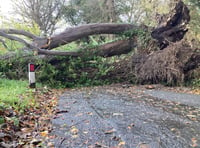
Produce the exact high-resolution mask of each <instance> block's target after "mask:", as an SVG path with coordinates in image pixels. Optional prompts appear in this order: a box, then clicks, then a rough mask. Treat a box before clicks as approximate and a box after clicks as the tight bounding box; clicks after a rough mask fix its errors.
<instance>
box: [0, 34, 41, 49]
mask: <svg viewBox="0 0 200 148" xmlns="http://www.w3.org/2000/svg"><path fill="white" fill-rule="evenodd" d="M0 36H2V37H5V38H7V39H10V40H14V41H18V42H20V43H23V44H24V45H26V46H27V47H29V48H30V49H38V48H37V47H36V46H34V45H32V44H30V43H28V42H26V41H25V40H24V39H21V38H19V37H16V36H13V35H8V34H6V33H5V32H2V31H0Z"/></svg>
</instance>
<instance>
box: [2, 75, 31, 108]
mask: <svg viewBox="0 0 200 148" xmlns="http://www.w3.org/2000/svg"><path fill="white" fill-rule="evenodd" d="M27 86H28V82H27V81H16V80H8V79H2V78H0V106H3V107H4V108H9V107H12V108H14V109H16V110H19V111H23V110H24V109H25V108H26V107H28V106H29V105H30V104H31V103H33V102H34V100H33V95H32V92H31V91H29V89H28V88H27ZM1 109H2V108H0V110H1Z"/></svg>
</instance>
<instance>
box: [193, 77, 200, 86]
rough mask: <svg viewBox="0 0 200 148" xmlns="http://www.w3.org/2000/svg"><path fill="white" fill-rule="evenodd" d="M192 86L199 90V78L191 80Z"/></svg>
mask: <svg viewBox="0 0 200 148" xmlns="http://www.w3.org/2000/svg"><path fill="white" fill-rule="evenodd" d="M192 86H193V87H197V88H200V78H199V79H194V80H192Z"/></svg>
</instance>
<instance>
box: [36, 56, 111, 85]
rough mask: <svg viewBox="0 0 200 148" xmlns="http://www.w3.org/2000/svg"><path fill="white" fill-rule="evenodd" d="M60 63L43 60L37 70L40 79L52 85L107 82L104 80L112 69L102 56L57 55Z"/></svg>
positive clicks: (45, 83)
mask: <svg viewBox="0 0 200 148" xmlns="http://www.w3.org/2000/svg"><path fill="white" fill-rule="evenodd" d="M56 59H57V62H58V64H56V63H51V61H46V62H43V63H42V65H40V69H38V71H37V72H36V75H37V78H38V80H39V81H40V82H41V83H42V84H43V85H48V86H50V87H56V88H60V87H78V86H91V85H101V84H107V83H108V82H109V81H108V80H102V79H101V78H102V76H104V75H106V74H107V73H108V72H109V70H110V69H111V68H110V67H108V66H107V65H106V63H104V59H103V58H101V57H86V56H84V57H81V58H80V57H78V58H66V57H56Z"/></svg>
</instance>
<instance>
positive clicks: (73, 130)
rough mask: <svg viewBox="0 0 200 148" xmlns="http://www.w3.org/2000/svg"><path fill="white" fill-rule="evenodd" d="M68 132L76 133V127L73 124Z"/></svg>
mask: <svg viewBox="0 0 200 148" xmlns="http://www.w3.org/2000/svg"><path fill="white" fill-rule="evenodd" d="M70 132H71V133H72V134H78V129H77V128H76V127H75V126H73V127H72V128H71V130H70Z"/></svg>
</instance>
